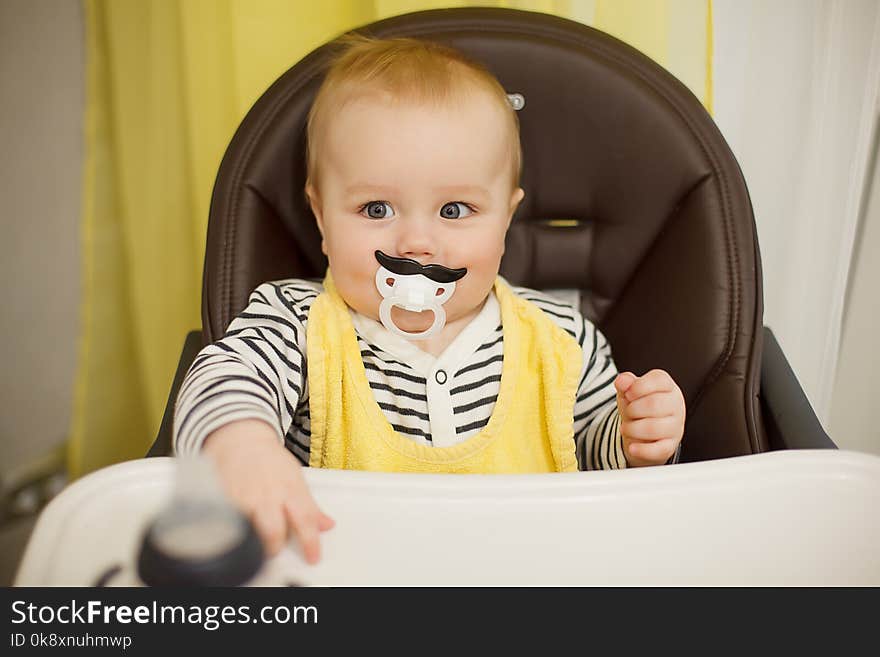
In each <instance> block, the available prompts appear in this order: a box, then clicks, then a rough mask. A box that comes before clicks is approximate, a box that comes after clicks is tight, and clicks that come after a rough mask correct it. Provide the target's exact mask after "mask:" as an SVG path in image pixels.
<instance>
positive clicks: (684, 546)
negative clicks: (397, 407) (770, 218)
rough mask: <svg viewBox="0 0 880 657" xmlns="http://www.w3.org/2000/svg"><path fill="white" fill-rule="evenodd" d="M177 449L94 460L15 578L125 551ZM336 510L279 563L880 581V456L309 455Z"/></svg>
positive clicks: (428, 578)
mask: <svg viewBox="0 0 880 657" xmlns="http://www.w3.org/2000/svg"><path fill="white" fill-rule="evenodd" d="M174 465H175V462H174V460H173V459H170V458H155V459H142V460H137V461H130V462H126V463H121V464H118V465H114V466H111V467H108V468H105V469H103V470H100V471H97V472H95V473H92V474H91V475H89V476H87V477H84V478H83V479H81V480H79V481H77V482H75V483H74V484H72V485H71V486H69V487H68V488H67V489H65V490H64V491H63V492H62V493H61V494H60V495H59V496H57V497H56V498H55V499H54V500H53V501H52V502H51V503H50V504H49V505H48V506H47V508H46V509H45V510H44V512H43V513H42V515H41V516H40V518H39V520H38V522H37V524H36V526H35V528H34V532H33V534H32V536H31V539H30V542H29V544H28V546H27V549H26V551H25V555H24V558H23V560H22V563H21V565H20V568H19V571H18V574H17V577H16V580H15V584H16V585H24V586H55V585H66V586H90V585H92V584H93V583H94V582H95V580H96V578H97V577H98V576H99V574H100V573H101V572H103V571H104V570H106V568H107V567H108V566H109V565H112V564H114V563H126V564H129V565H130V564H131V563H132V561H133V558H134V555H135V553H136V549H137V542H138V540H139V537H140V533H141V531H142V529H143V528H144V526H145V524H146V523H147V522H148V521H149V520H150V519H151V518H152V516H153V515H154V514H155V513H156V512H157V510H158V509H159V508H160V506H161V505H163V504H164V503H166V501H167V500H168V498H169V496H170V492H171V484H172V479H173V474H174ZM306 474H307V477H308V480H309V484H310V486H311V488H312V490H313V492H314V495H315V498H316V500H317V501H318V503H319V504H320V505H321V507H322V508H323V509H324V510H325V511H326V512H327V513H328V514H330V515H331V516H332V517H333V518H334V519H335V520H336V523H337V526H336V528H335V529H333V530H331V531H330V532H328V533H325V534H324V535H323V540H322V552H323V559H322V561H321V563H319V564H318V565H316V566H308V565H306V564H305V563H304V562H303V561H302V560H301V559H300V556H299V550H298V547H297V545H296V544H295V543H293V544H291V546H290V547H289V548H288V549H285V550H284V551H283V552H282V554H281V555H280V556H279V557H277V558H276V559H274V560H273V561H272V562H271V564H270V569H271V570H272V571H273V572H275V573H279V574H282V575H283V577H285V578H287V579H288V580H293V581H298V582H300V583H302V584H307V585H317V586H342V585H352V586H361V585H403V586H409V585H440V586H446V585H502V586H505V585H527V586H531V585H554V586H556V585H563V586H565V585H625V586H628V585H646V586H654V585H675V586H678V585H696V586H703V585H734V586H739V585H859V586H861V585H871V586H876V585H880V458H878V457H875V456H870V455H868V454H861V453H856V452H846V451H836V450H821V451H819V450H817V451H787V452H772V453H767V454H759V455H754V456H744V457H737V458H731V459H722V460H718V461H708V462H703V463H693V464H683V465H676V466H667V467H657V468H648V469H640V470H627V471H608V472H591V473H572V474H560V475H515V476H508V475H493V476H486V475H412V474H408V475H407V474H376V473H367V472H343V471H333V470H312V469H310V470H307V471H306Z"/></svg>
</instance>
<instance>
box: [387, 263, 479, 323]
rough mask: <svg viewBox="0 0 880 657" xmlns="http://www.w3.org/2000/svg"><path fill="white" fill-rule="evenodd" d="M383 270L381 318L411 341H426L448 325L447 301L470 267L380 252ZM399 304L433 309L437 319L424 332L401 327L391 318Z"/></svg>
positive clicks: (419, 309)
mask: <svg viewBox="0 0 880 657" xmlns="http://www.w3.org/2000/svg"><path fill="white" fill-rule="evenodd" d="M375 255H376V260H378V262H379V269H378V271H377V272H376V288H377V289H378V290H379V294H381V295H382V303H381V305H380V306H379V319H380V320H381V321H382V325H383V326H384V327H385V328H387V329H388V330H389V331H391V332H392V333H394V334H396V335H399V336H400V337H402V338H406V339H407V340H426V339H428V338H430V337H431V336H433V335H436V334H437V333H438V332H439V331H440V330H441V329H442V328H443V327H444V326H445V325H446V311H445V310H443V304H444V303H446V302H447V301H448V300H449V298H450V297H451V296H452V293H453V292H455V281H457V280H459V279H461V277H462V276H464V275H465V274H466V273H467V269H466V268H464V267H462V268H461V269H449V268H448V267H444V266H443V265H437V264H431V265H422V264H419V263H418V262H416V261H415V260H412V259H410V258H393V257H391V256H388V255H385V254H384V253H382V252H381V251H376V252H375ZM395 306H398V307H400V308H403V309H404V310H409V311H411V312H416V313H420V312H424V311H426V310H430V311H431V312H432V313H433V314H434V321H433V323H432V324H431V326H430V327H429V328H427V329H426V330H424V331H421V332H417V333H411V332H409V331H404V330H403V329H401V328H400V327H398V326H397V325H396V324H395V323H394V321H393V320H392V319H391V309H392V308H394V307H395Z"/></svg>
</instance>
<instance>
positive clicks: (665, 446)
mask: <svg viewBox="0 0 880 657" xmlns="http://www.w3.org/2000/svg"><path fill="white" fill-rule="evenodd" d="M676 443H677V441H676V440H675V439H673V438H665V439H663V440H655V441H653V442H631V443H630V444H629V445H628V447H627V457H628V458H629V459H630V460H632V461H633V462H634V464H638V465H661V464H663V463H666V461H667V460H669V457H670V456H672V454H673V452H675V446H676Z"/></svg>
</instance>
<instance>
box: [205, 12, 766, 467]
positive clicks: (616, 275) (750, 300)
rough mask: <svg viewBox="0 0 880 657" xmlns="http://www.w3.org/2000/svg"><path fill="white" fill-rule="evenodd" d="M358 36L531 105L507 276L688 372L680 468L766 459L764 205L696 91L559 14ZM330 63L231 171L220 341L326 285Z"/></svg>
mask: <svg viewBox="0 0 880 657" xmlns="http://www.w3.org/2000/svg"><path fill="white" fill-rule="evenodd" d="M360 31H362V32H364V33H368V34H372V35H375V36H381V37H390V36H412V37H419V38H425V39H430V40H434V41H439V42H444V43H448V44H450V45H452V46H454V47H456V48H459V49H460V50H462V51H464V52H466V53H468V54H470V55H471V56H472V57H474V58H475V59H477V60H479V61H481V62H483V63H484V64H485V65H486V66H487V67H488V68H489V69H490V70H491V71H492V72H493V73H494V74H495V75H496V76H497V77H498V79H499V80H500V81H501V83H502V84H503V85H504V87H505V88H506V89H507V90H508V92H510V93H513V92H519V93H521V94H523V96H524V97H525V99H526V105H525V107H524V109H522V110H521V111H520V112H519V119H520V124H521V131H522V145H523V153H524V169H523V177H522V186H523V188H524V189H525V191H526V196H525V200H524V202H523V203H522V204H521V206H520V207H519V209H518V210H517V214H516V216H515V218H514V221H513V223H512V225H511V229H510V231H509V234H508V240H507V251H506V254H505V256H504V260H503V262H502V272H501V273H502V274H503V275H504V276H505V277H507V279H508V280H510V281H511V282H512V283H514V284H520V285H527V286H531V287H535V288H576V289H579V290H580V298H581V307H582V310H583V312H584V313H585V314H586V316H587V317H589V318H590V319H591V320H593V321H594V322H596V323H597V325H598V326H599V327H600V329H601V330H602V331H603V332H604V333H605V335H606V336H607V337H608V339H609V341H610V342H611V345H612V349H613V353H614V357H615V360H616V362H617V365H618V368H619V369H620V370H627V369H629V370H633V371H635V372H636V373H638V374H641V373H644V372H645V371H647V370H649V369H651V368H662V369H665V370H667V371H669V372H670V373H671V374H672V376H673V377H674V378H675V380H676V381H677V382H678V384H679V385H680V386H681V388H682V390H683V391H684V394H685V398H686V402H687V408H688V419H687V425H686V430H685V439H684V443H683V450H682V460H685V461H688V460H702V459H708V458H718V457H725V456H734V455H739V454H750V453H754V452H759V451H764V450H766V449H767V445H766V439H765V437H764V430H763V424H762V421H761V416H760V409H759V405H758V399H757V393H758V381H759V368H760V360H761V327H762V292H761V269H760V256H759V253H758V243H757V235H756V230H755V223H754V218H753V215H752V208H751V204H750V201H749V195H748V191H747V189H746V186H745V182H744V180H743V177H742V174H741V172H740V169H739V166H738V165H737V162H736V160H735V159H734V157H733V154H732V153H731V151H730V149H729V147H728V146H727V144H726V142H725V140H724V138H723V137H722V136H721V133H720V132H719V131H718V128H717V127H716V126H715V124H714V122H713V121H712V119H711V117H710V116H709V115H708V114H707V112H706V111H705V110H704V108H703V106H702V105H701V104H700V102H699V101H698V100H697V99H696V98H695V97H694V96H693V95H692V94H691V93H690V91H688V89H687V88H686V87H684V86H683V85H682V84H681V83H680V82H678V81H677V80H676V79H675V78H674V77H673V76H671V75H670V74H669V73H668V72H666V71H665V70H664V69H663V68H661V67H660V66H658V65H657V64H655V63H654V62H653V61H652V60H650V59H648V58H647V57H645V56H644V55H642V54H641V53H639V52H638V51H636V50H635V49H633V48H631V47H629V46H627V45H626V44H624V43H622V42H620V41H618V40H616V39H614V38H612V37H610V36H608V35H606V34H604V33H602V32H599V31H597V30H594V29H591V28H589V27H586V26H584V25H581V24H578V23H574V22H571V21H567V20H563V19H559V18H555V17H552V16H548V15H543V14H535V13H529V12H521V11H516V10H508V9H485V8H468V9H449V10H435V11H426V12H419V13H414V14H409V15H405V16H399V17H396V18H392V19H388V20H385V21H381V22H378V23H374V24H372V25H370V26H367V27H366V28H364V29H363V30H360ZM332 52H333V51H332V49H331V48H330V47H328V46H324V47H322V48H319V49H317V50H315V51H314V52H312V53H311V54H310V55H308V56H307V57H306V58H305V59H303V60H302V61H301V62H299V63H298V64H296V65H295V66H293V67H292V68H291V69H290V70H288V71H287V72H286V73H285V74H284V75H282V76H281V78H279V79H278V80H277V81H276V82H275V83H274V84H273V85H272V86H271V87H270V88H269V89H268V90H267V91H266V92H265V94H263V96H262V97H261V98H260V99H259V100H258V101H257V103H256V104H255V105H254V107H253V108H252V109H251V110H250V112H249V113H248V115H247V116H246V117H245V119H244V121H243V122H242V124H241V126H240V127H239V129H238V131H237V132H236V134H235V136H234V138H233V140H232V142H231V144H230V146H229V148H228V150H227V152H226V155H225V156H224V158H223V162H222V164H221V167H220V170H219V173H218V176H217V182H216V186H215V188H214V196H213V199H212V203H211V214H210V220H209V227H208V242H207V253H206V258H205V271H204V295H203V322H204V327H203V331H204V337H205V340H206V341H211V340H215V339H217V338H218V337H220V336H221V335H222V334H223V332H224V330H225V328H226V326H228V324H229V322H230V321H231V319H232V318H233V317H234V315H235V314H236V313H237V312H239V311H240V310H241V309H242V308H244V306H245V305H246V301H247V298H248V295H249V293H250V292H251V291H252V290H253V289H254V288H255V287H256V286H257V285H258V284H259V283H260V282H263V281H266V280H273V279H279V278H287V277H306V278H315V277H321V276H323V273H324V271H325V268H326V260H325V258H324V256H323V255H322V253H321V249H320V237H319V234H318V230H317V227H316V225H315V221H314V217H313V216H312V213H311V211H310V210H309V208H308V205H307V203H306V199H305V195H304V192H303V186H304V182H305V159H304V155H305V121H306V116H307V113H308V110H309V107H310V105H311V103H312V99H313V98H314V95H315V93H316V91H317V89H318V86H319V84H320V82H321V79H322V75H323V71H324V70H325V66H326V64H327V62H328V61H329V58H330V57H331V56H332ZM560 220H562V221H560Z"/></svg>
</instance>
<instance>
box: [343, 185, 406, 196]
mask: <svg viewBox="0 0 880 657" xmlns="http://www.w3.org/2000/svg"><path fill="white" fill-rule="evenodd" d="M398 191H399V190H398V189H397V187H393V186H389V185H371V184H368V183H362V184H358V185H351V186H350V187H347V188H346V189H345V194H346V195H348V196H356V195H358V194H367V193H370V194H374V193H375V194H382V195H391V194H396V193H397V192H398Z"/></svg>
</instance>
